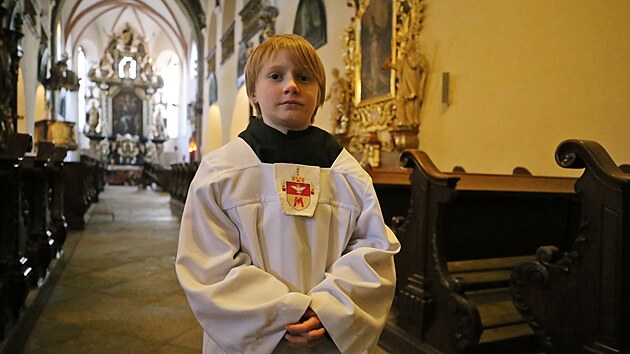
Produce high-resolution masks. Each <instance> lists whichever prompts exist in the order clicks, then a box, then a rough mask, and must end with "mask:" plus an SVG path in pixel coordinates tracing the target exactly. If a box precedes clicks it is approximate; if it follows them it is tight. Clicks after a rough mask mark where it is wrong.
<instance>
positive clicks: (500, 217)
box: [380, 150, 580, 354]
mask: <svg viewBox="0 0 630 354" xmlns="http://www.w3.org/2000/svg"><path fill="white" fill-rule="evenodd" d="M401 161H402V163H403V166H405V167H407V168H411V169H412V172H411V177H410V180H411V200H410V207H409V212H408V214H407V217H406V221H405V223H404V224H403V225H402V226H401V227H399V228H398V230H397V231H396V232H397V236H398V238H399V239H400V242H401V245H402V249H401V252H400V253H399V255H398V256H397V259H396V267H397V275H398V286H397V288H398V291H399V292H398V294H397V297H396V300H395V303H394V306H393V309H392V315H391V318H390V321H389V323H388V325H387V326H386V329H385V331H384V332H383V335H382V337H381V341H380V344H381V345H382V346H383V347H384V348H385V349H386V350H389V351H390V352H392V353H413V352H430V353H435V352H437V353H502V354H503V353H517V352H523V353H527V352H536V350H538V349H539V345H538V342H537V340H536V338H535V336H534V334H533V332H532V330H531V329H530V328H529V326H528V325H527V323H526V322H525V321H524V320H523V319H522V317H521V316H520V314H519V313H518V311H517V310H516V308H515V307H514V305H513V304H512V301H511V296H510V291H509V279H510V275H511V272H512V269H513V268H514V267H515V266H516V265H518V264H520V263H522V262H524V261H526V260H528V259H533V258H534V254H535V252H536V249H537V248H538V247H539V246H540V245H543V244H547V243H549V242H550V240H553V242H557V243H558V244H560V245H563V246H566V245H568V242H569V241H568V240H570V239H571V238H573V237H574V236H575V234H576V233H577V229H578V226H579V216H580V203H579V198H578V197H577V195H576V194H575V192H574V190H573V186H574V184H575V179H574V178H562V177H541V176H531V175H527V174H518V175H492V174H473V173H465V172H459V173H458V172H450V173H447V172H442V171H440V170H439V169H438V168H437V167H436V166H435V165H434V164H433V162H432V161H431V160H430V158H429V157H428V155H427V154H426V153H424V152H423V151H419V150H408V151H405V152H403V154H402V155H401Z"/></svg>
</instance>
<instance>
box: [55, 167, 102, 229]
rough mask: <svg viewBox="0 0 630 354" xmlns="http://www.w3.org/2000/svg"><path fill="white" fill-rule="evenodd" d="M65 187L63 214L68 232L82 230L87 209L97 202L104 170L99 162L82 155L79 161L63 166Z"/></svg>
mask: <svg viewBox="0 0 630 354" xmlns="http://www.w3.org/2000/svg"><path fill="white" fill-rule="evenodd" d="M63 173H64V176H63V180H64V186H65V194H64V213H65V218H66V221H67V224H68V228H69V229H70V230H83V229H84V228H85V216H86V213H87V211H88V209H89V207H90V206H91V205H92V203H94V202H98V196H99V194H100V192H101V191H102V190H103V188H104V187H103V186H104V176H105V173H104V168H103V166H102V164H101V163H100V161H98V160H96V159H93V158H90V157H88V156H86V155H82V156H81V158H80V161H78V162H77V161H70V162H65V163H64V165H63Z"/></svg>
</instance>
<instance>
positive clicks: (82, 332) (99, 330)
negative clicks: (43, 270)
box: [23, 186, 386, 354]
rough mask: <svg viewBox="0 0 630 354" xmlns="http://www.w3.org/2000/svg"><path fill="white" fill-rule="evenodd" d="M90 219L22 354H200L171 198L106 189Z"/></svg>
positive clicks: (73, 239) (70, 244) (73, 241)
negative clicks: (181, 280) (181, 278)
mask: <svg viewBox="0 0 630 354" xmlns="http://www.w3.org/2000/svg"><path fill="white" fill-rule="evenodd" d="M90 215H91V217H90V220H89V222H88V223H87V226H86V228H85V230H83V231H80V232H78V231H76V232H70V234H69V235H68V240H67V241H66V245H64V250H65V252H66V255H65V257H68V258H67V259H68V260H67V263H66V264H65V269H64V270H63V273H62V275H61V277H60V279H59V281H58V282H57V284H56V286H55V288H54V290H53V291H52V294H51V296H50V298H49V300H48V303H47V304H46V306H45V307H44V309H43V311H42V313H41V315H40V316H39V319H38V320H37V322H36V324H35V326H34V328H33V330H32V331H31V334H30V336H29V338H28V340H27V341H26V345H25V347H24V351H23V354H46V353H54V354H75V353H76V354H79V353H80V354H86V353H92V354H112V353H116V354H125V353H129V354H144V353H156V354H160V353H163V354H180V353H182V354H185V353H200V352H201V337H202V330H201V328H200V327H199V325H198V324H197V322H196V320H195V318H194V317H193V315H192V312H191V311H190V308H189V307H188V302H187V301H186V297H185V296H184V294H183V292H182V290H181V288H180V287H179V284H178V282H177V279H176V277H175V270H174V260H175V255H176V252H177V234H178V229H179V220H178V218H177V217H176V216H175V214H174V213H173V212H172V210H171V206H170V197H169V195H168V194H166V193H162V192H154V191H151V190H146V191H143V190H138V188H136V187H125V186H115V187H114V186H107V187H106V189H105V191H104V192H102V193H101V195H100V200H99V202H98V203H94V204H93V205H92V208H91V212H90ZM377 354H386V352H385V351H382V350H380V349H379V351H378V353H377Z"/></svg>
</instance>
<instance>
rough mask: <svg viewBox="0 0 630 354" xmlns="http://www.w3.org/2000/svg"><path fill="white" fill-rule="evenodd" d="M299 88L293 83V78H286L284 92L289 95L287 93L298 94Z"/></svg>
mask: <svg viewBox="0 0 630 354" xmlns="http://www.w3.org/2000/svg"><path fill="white" fill-rule="evenodd" d="M298 91H299V88H298V85H297V82H296V81H295V79H294V78H293V77H289V78H287V82H286V84H285V85H284V92H286V93H289V92H296V93H297V92H298Z"/></svg>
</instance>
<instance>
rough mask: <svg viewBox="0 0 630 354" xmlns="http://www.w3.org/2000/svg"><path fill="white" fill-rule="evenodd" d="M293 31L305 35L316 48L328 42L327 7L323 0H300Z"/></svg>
mask: <svg viewBox="0 0 630 354" xmlns="http://www.w3.org/2000/svg"><path fill="white" fill-rule="evenodd" d="M293 33H294V34H298V35H300V36H302V37H304V39H306V40H307V41H308V42H309V43H311V44H312V45H313V47H315V48H319V47H321V46H323V45H324V44H326V41H327V38H326V36H327V34H326V9H325V8H324V2H323V1H322V0H300V4H299V5H298V10H297V14H296V15H295V23H294V24H293Z"/></svg>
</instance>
